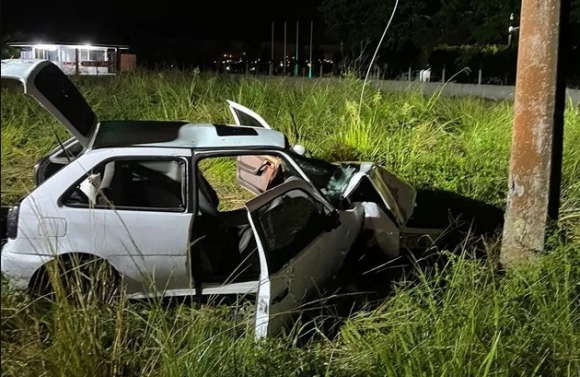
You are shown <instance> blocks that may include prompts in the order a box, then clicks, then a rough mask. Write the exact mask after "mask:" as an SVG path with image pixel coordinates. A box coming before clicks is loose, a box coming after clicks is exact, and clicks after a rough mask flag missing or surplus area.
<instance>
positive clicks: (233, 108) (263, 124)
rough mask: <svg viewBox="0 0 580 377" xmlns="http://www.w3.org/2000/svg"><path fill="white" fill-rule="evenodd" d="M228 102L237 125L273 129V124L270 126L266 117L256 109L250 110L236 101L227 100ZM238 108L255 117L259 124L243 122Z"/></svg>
mask: <svg viewBox="0 0 580 377" xmlns="http://www.w3.org/2000/svg"><path fill="white" fill-rule="evenodd" d="M226 102H227V103H228V106H229V109H230V112H231V113H232V116H233V117H234V121H235V123H236V125H237V126H250V127H263V128H266V129H268V130H271V129H272V126H270V125H269V124H268V122H266V120H264V118H262V117H261V116H260V115H259V114H258V113H256V112H255V111H253V110H250V109H248V108H247V107H245V106H242V105H240V104H239V103H236V102H234V101H230V100H226ZM236 110H237V111H241V112H243V113H245V114H246V115H248V116H250V117H252V118H254V120H255V121H257V122H258V124H242V122H241V121H240V118H239V117H238V114H237V113H236Z"/></svg>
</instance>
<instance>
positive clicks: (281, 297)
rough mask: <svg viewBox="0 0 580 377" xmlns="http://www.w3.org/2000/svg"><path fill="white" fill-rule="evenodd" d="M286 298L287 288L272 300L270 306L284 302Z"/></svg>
mask: <svg viewBox="0 0 580 377" xmlns="http://www.w3.org/2000/svg"><path fill="white" fill-rule="evenodd" d="M286 296H288V287H286V289H284V290H283V291H282V293H280V294H279V295H278V296H276V297H274V298H273V299H272V305H274V304H277V303H279V302H280V301H282V300H284V298H286Z"/></svg>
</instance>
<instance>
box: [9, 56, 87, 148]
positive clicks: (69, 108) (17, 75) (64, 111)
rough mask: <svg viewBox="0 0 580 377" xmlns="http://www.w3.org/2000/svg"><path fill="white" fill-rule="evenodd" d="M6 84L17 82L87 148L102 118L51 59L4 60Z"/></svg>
mask: <svg viewBox="0 0 580 377" xmlns="http://www.w3.org/2000/svg"><path fill="white" fill-rule="evenodd" d="M1 75H2V82H3V83H4V82H5V81H17V82H20V83H21V84H22V85H23V87H24V93H26V94H27V95H29V96H31V97H32V98H34V99H35V100H36V101H37V102H38V103H40V105H41V106H42V107H44V108H45V109H46V110H47V111H48V112H49V113H51V114H52V115H53V116H54V117H55V118H56V119H57V120H58V121H59V122H60V123H61V124H62V125H63V126H65V127H66V128H67V129H68V130H69V131H70V132H71V133H72V134H73V136H74V137H75V138H76V139H77V140H78V141H79V143H80V144H81V145H82V146H83V147H85V148H87V147H88V146H89V144H90V141H91V139H92V137H93V135H94V133H95V131H96V129H97V125H98V119H97V116H96V115H95V113H94V112H93V110H92V109H91V107H90V106H89V104H88V103H87V101H86V100H85V98H84V97H83V95H82V94H81V93H80V92H79V91H78V89H77V88H76V86H75V85H74V84H73V83H72V82H71V81H70V80H69V78H68V77H67V76H66V75H65V74H64V72H63V71H62V70H61V69H60V68H58V67H57V66H56V65H54V64H53V63H51V62H50V61H48V60H37V59H5V60H2V69H1Z"/></svg>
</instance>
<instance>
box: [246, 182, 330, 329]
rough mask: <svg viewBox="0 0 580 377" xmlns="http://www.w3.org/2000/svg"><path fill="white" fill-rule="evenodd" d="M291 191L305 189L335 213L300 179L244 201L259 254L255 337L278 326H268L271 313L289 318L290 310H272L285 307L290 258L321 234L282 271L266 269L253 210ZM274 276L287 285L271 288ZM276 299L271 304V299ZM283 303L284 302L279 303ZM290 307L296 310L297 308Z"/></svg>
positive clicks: (288, 286) (263, 248) (260, 236)
mask: <svg viewBox="0 0 580 377" xmlns="http://www.w3.org/2000/svg"><path fill="white" fill-rule="evenodd" d="M293 190H299V191H303V192H305V193H306V194H307V195H309V196H311V197H312V198H313V199H314V200H316V201H317V202H318V203H320V204H321V205H322V206H323V208H324V209H325V210H326V211H327V214H335V213H337V209H336V208H334V206H333V205H332V204H330V203H329V202H328V201H327V200H326V199H325V198H324V197H323V196H322V195H320V194H319V193H318V192H317V191H316V190H315V189H313V187H312V185H311V184H309V183H307V182H304V181H302V180H293V181H289V182H285V183H282V184H281V185H279V186H276V187H274V188H272V189H270V190H268V191H267V192H265V193H264V194H262V195H259V196H257V197H255V198H254V199H252V200H250V201H249V202H247V203H246V204H245V207H246V209H247V211H248V219H249V222H250V225H251V226H252V230H253V232H254V236H255V237H256V244H257V247H258V253H259V256H260V282H259V286H258V292H257V295H256V310H255V336H256V338H263V337H266V336H268V335H273V334H275V333H276V332H277V331H279V328H274V329H270V322H271V319H272V318H271V316H272V314H275V315H282V317H285V318H282V319H281V321H280V322H279V323H284V322H285V321H286V319H287V318H288V315H290V314H291V313H290V312H288V313H277V312H276V311H274V312H273V311H272V307H273V306H274V305H278V307H282V308H284V307H288V306H291V305H288V300H289V299H290V297H289V296H288V292H289V290H290V289H291V287H290V284H289V278H290V277H289V276H287V271H288V269H289V268H292V261H293V260H294V259H296V258H298V257H299V256H300V255H301V254H303V253H304V252H305V250H306V248H308V247H309V246H311V245H312V243H313V242H315V241H317V240H318V239H319V237H320V236H322V235H323V233H322V234H321V235H320V236H318V237H316V238H315V239H314V240H312V241H311V242H310V243H309V244H308V245H307V246H306V247H305V248H304V249H302V250H300V251H299V252H297V253H296V254H295V255H294V256H293V257H292V258H291V259H290V260H289V261H288V263H287V264H286V265H284V266H283V267H282V269H281V270H279V271H276V272H274V273H272V274H270V271H269V269H268V262H267V256H266V250H265V247H264V244H263V242H262V238H263V237H264V235H263V234H262V231H261V229H260V228H259V227H258V224H257V221H256V220H257V219H256V218H255V217H254V215H253V214H254V213H255V212H256V211H257V210H258V209H260V208H262V207H263V206H265V205H268V204H269V203H271V202H272V201H273V200H275V199H277V198H279V197H281V196H282V195H284V194H285V193H287V192H289V191H293ZM339 225H340V223H337V224H336V226H335V228H334V229H336V227H338V226H339ZM273 279H276V280H277V281H280V280H282V279H283V280H284V281H285V283H286V285H283V284H282V285H280V286H278V285H277V286H276V288H277V289H276V290H274V291H272V286H273V284H272V280H273ZM275 300H276V301H277V302H276V303H274V301H275ZM282 304H285V305H282ZM292 309H298V308H297V307H295V308H292Z"/></svg>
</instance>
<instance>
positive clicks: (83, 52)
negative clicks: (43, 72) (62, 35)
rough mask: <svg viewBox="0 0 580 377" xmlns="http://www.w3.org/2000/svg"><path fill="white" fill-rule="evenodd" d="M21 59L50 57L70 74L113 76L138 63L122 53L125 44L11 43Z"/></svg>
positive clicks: (130, 55) (132, 56)
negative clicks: (17, 50) (17, 49)
mask: <svg viewBox="0 0 580 377" xmlns="http://www.w3.org/2000/svg"><path fill="white" fill-rule="evenodd" d="M8 45H9V46H12V47H15V48H19V49H20V51H21V52H20V58H21V59H47V60H50V61H51V62H53V63H54V64H55V65H57V66H58V67H59V68H60V69H62V71H63V72H64V73H66V74H68V75H114V74H116V73H117V72H124V71H129V70H131V69H133V68H135V66H136V56H135V55H134V54H126V53H120V52H121V51H125V50H128V49H129V46H125V45H104V44H94V45H89V44H73V43H31V42H12V43H8Z"/></svg>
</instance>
